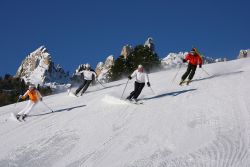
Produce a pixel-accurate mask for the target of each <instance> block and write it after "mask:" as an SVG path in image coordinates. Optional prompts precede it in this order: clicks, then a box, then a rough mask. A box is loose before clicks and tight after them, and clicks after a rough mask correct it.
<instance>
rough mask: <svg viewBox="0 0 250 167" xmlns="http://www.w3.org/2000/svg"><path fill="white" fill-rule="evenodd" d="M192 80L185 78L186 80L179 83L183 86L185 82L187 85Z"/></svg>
mask: <svg viewBox="0 0 250 167" xmlns="http://www.w3.org/2000/svg"><path fill="white" fill-rule="evenodd" d="M191 82H192V80H191V81H189V80H185V81H181V82H180V83H179V85H180V86H183V84H186V85H187V86H188V85H189V84H190V83H191Z"/></svg>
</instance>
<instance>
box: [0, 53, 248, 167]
mask: <svg viewBox="0 0 250 167" xmlns="http://www.w3.org/2000/svg"><path fill="white" fill-rule="evenodd" d="M203 68H204V69H205V70H206V71H207V72H208V73H209V74H210V76H208V75H207V74H206V73H205V72H203V71H202V70H201V69H197V73H196V75H195V78H194V81H193V82H192V83H191V85H189V86H178V80H180V77H181V75H182V74H183V73H184V71H185V68H182V69H181V70H180V71H179V72H178V75H177V79H176V80H175V81H174V82H172V79H173V77H174V76H175V74H176V73H177V71H178V69H173V70H170V71H163V72H158V73H152V74H150V75H149V77H150V80H151V85H152V88H153V90H154V92H155V93H156V94H153V92H152V91H151V90H150V89H149V88H147V87H145V88H144V90H143V92H142V94H141V96H140V98H141V99H144V104H140V105H135V104H129V103H126V102H124V101H120V100H119V97H120V96H121V93H122V90H123V88H124V87H125V83H126V81H127V80H126V79H125V80H121V81H117V82H113V83H109V84H105V86H106V87H107V88H105V89H103V88H102V87H101V85H97V86H95V87H91V88H90V89H89V90H88V91H87V92H86V94H84V95H83V96H82V97H78V98H75V97H70V96H67V93H61V94H56V95H52V96H49V97H45V98H44V102H46V104H48V105H49V106H50V107H51V108H53V110H55V113H50V112H49V110H48V109H47V108H46V107H45V106H44V105H43V104H42V103H39V104H38V106H37V107H36V109H35V110H34V111H33V112H32V113H31V117H28V118H27V121H26V122H21V123H20V122H17V121H15V120H14V119H13V118H12V117H11V112H18V111H20V109H22V108H23V107H24V106H25V105H26V103H27V102H22V103H19V104H17V105H16V106H15V105H9V106H5V107H1V108H0V141H1V142H0V166H1V167H2V166H4V167H5V166H11V167H12V166H22V167H23V166H25V167H29V166H36V167H39V166H53V167H62V166H65V167H75V166H77V167H78V166H84V167H183V166H185V167H196V166H197V167H200V166H211V167H223V166H225V167H249V166H250V152H249V151H250V103H249V95H250V86H249V82H250V59H248V58H246V59H241V60H235V61H229V62H221V63H216V64H208V65H204V67H203ZM132 88H133V82H132V81H130V82H129V84H128V87H127V91H126V92H125V95H128V94H129V91H131V90H132Z"/></svg>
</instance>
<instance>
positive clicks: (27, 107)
mask: <svg viewBox="0 0 250 167" xmlns="http://www.w3.org/2000/svg"><path fill="white" fill-rule="evenodd" d="M35 104H36V103H34V102H33V101H31V100H29V102H28V104H27V106H26V107H25V108H24V109H23V110H22V111H20V112H19V113H18V115H25V114H26V115H27V114H28V113H29V112H30V111H31V110H32V108H33V107H34V106H35Z"/></svg>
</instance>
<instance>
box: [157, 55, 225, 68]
mask: <svg viewBox="0 0 250 167" xmlns="http://www.w3.org/2000/svg"><path fill="white" fill-rule="evenodd" d="M187 54H188V52H179V53H169V54H168V55H167V56H166V57H165V58H163V59H162V60H161V64H162V66H163V67H164V68H165V69H171V68H175V67H180V65H181V64H183V62H182V59H183V58H185V56H186V55H187ZM202 59H203V63H204V64H210V63H216V62H222V61H224V59H223V60H222V59H221V58H218V59H213V58H210V57H206V56H203V58H202Z"/></svg>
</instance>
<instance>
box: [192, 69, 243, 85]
mask: <svg viewBox="0 0 250 167" xmlns="http://www.w3.org/2000/svg"><path fill="white" fill-rule="evenodd" d="M243 72H244V71H235V72H228V73H224V74H214V75H211V76H209V77H206V78H201V79H194V80H193V81H192V82H196V81H203V80H207V79H212V78H217V77H221V76H228V75H235V74H240V73H243Z"/></svg>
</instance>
